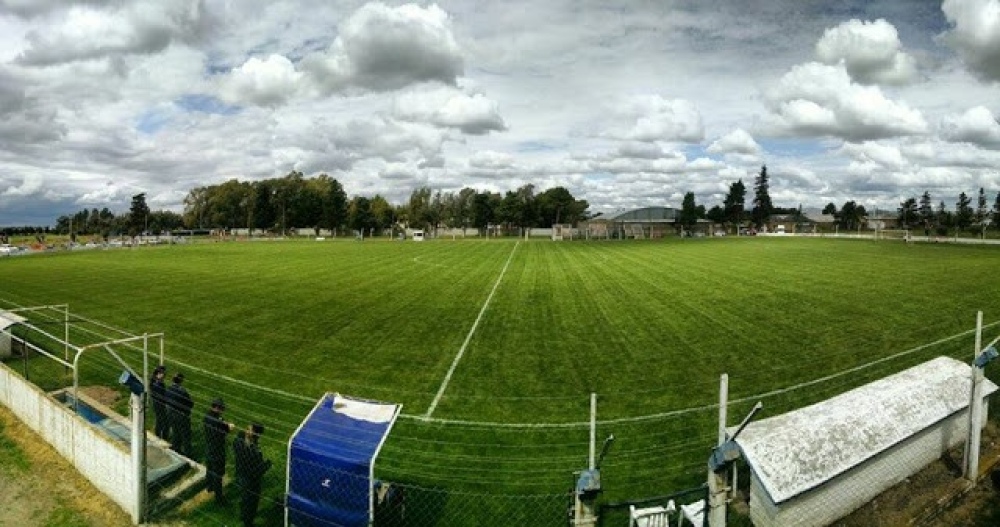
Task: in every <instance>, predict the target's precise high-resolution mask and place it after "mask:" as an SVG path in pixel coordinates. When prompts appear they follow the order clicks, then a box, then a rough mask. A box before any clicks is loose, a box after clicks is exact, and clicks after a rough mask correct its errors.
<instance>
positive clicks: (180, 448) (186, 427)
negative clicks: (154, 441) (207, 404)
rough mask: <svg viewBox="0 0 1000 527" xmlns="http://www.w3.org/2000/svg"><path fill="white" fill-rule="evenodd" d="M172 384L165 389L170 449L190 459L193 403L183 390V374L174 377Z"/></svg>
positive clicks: (189, 395)
mask: <svg viewBox="0 0 1000 527" xmlns="http://www.w3.org/2000/svg"><path fill="white" fill-rule="evenodd" d="M173 380H174V383H173V384H171V385H170V388H167V412H168V413H169V415H170V430H171V436H170V448H172V449H173V450H174V452H177V453H178V454H180V455H182V456H185V457H191V409H192V408H194V401H193V400H192V399H191V394H189V393H188V391H187V389H185V388H184V386H182V385H183V383H184V374H183V373H178V374H177V375H174V379H173Z"/></svg>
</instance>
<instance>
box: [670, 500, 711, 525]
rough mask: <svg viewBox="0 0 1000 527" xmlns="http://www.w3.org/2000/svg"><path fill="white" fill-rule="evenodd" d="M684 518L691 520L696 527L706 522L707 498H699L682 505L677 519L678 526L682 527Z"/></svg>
mask: <svg viewBox="0 0 1000 527" xmlns="http://www.w3.org/2000/svg"><path fill="white" fill-rule="evenodd" d="M684 520H687V521H689V522H691V525H693V526H694V527H701V526H702V525H704V524H705V500H698V501H696V502H694V503H688V504H687V505H681V514H680V516H679V519H678V520H677V527H681V525H682V524H683V523H684Z"/></svg>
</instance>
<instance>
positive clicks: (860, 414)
mask: <svg viewBox="0 0 1000 527" xmlns="http://www.w3.org/2000/svg"><path fill="white" fill-rule="evenodd" d="M971 389H972V379H971V371H970V365H969V364H966V363H963V362H960V361H958V360H955V359H952V358H950V357H938V358H936V359H933V360H930V361H928V362H925V363H923V364H920V365H917V366H914V367H912V368H910V369H908V370H904V371H902V372H900V373H897V374H895V375H890V376H889V377H886V378H884V379H880V380H878V381H875V382H872V383H869V384H866V385H864V386H861V387H858V388H855V389H854V390H851V391H849V392H846V393H843V394H841V395H838V396H836V397H833V398H831V399H827V400H825V401H822V402H819V403H816V404H814V405H812V406H807V407H805V408H801V409H799V410H795V411H793V412H789V413H786V414H783V415H778V416H775V417H771V418H768V419H762V420H760V421H755V422H751V423H750V424H749V425H747V427H746V428H745V429H744V430H743V432H742V433H741V434H740V435H739V436H738V437H737V438H736V443H737V444H738V445H739V446H740V449H741V450H742V451H743V455H744V457H745V458H746V460H747V462H748V463H749V464H750V466H751V467H753V469H754V472H755V473H756V474H757V476H758V478H759V480H760V482H761V485H763V486H764V489H765V490H766V491H767V493H768V494H769V495H770V496H771V499H772V500H774V503H781V502H783V501H785V500H787V499H789V498H792V497H794V496H797V495H798V494H800V493H802V492H805V491H807V490H809V489H811V488H813V487H816V486H818V485H820V484H822V483H824V482H826V481H828V480H830V479H832V478H834V477H835V476H837V475H839V474H841V473H843V472H846V471H847V470H850V469H851V468H853V467H855V466H857V465H860V464H861V463H863V462H864V461H866V460H867V459H869V458H871V457H874V456H875V455H877V454H879V453H881V452H883V451H885V450H886V449H888V448H890V447H892V446H893V445H895V444H897V443H899V442H901V441H903V440H905V439H907V438H909V437H911V436H912V435H914V434H916V433H917V432H919V431H921V430H924V429H926V428H929V427H930V426H932V425H934V424H935V423H937V422H938V421H941V420H943V419H945V418H946V417H948V416H950V415H952V414H954V413H955V412H958V411H960V410H963V409H964V408H966V407H967V406H968V405H969V393H970V390H971ZM995 391H997V385H996V384H993V383H992V382H990V381H989V380H986V381H985V383H984V384H983V396H984V397H985V396H987V395H990V394H992V393H994V392H995ZM730 433H732V430H731V431H730Z"/></svg>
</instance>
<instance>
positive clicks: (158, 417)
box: [149, 365, 271, 527]
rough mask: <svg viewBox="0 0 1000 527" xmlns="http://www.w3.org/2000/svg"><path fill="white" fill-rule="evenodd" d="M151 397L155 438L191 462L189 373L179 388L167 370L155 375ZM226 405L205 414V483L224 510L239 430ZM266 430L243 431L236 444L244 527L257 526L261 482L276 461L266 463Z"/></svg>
mask: <svg viewBox="0 0 1000 527" xmlns="http://www.w3.org/2000/svg"><path fill="white" fill-rule="evenodd" d="M149 394H150V397H151V399H152V402H153V415H154V421H155V425H154V433H155V434H156V435H157V436H158V437H160V438H162V439H164V440H166V441H168V442H169V443H170V448H171V449H172V450H174V451H175V452H177V453H178V454H181V455H183V456H185V457H187V458H191V457H192V452H191V411H192V409H193V408H194V400H193V399H192V398H191V394H190V393H188V391H187V389H186V388H185V387H184V374H183V373H177V374H175V375H174V377H173V383H172V384H171V385H170V386H169V387H167V386H166V368H164V367H163V366H162V365H161V366H157V367H156V369H155V370H153V378H152V379H151V380H150V387H149ZM225 410H226V403H225V402H224V401H223V400H222V399H221V398H216V399H214V400H213V401H212V404H211V406H210V407H209V409H208V412H206V414H205V418H204V420H203V425H204V429H205V469H206V476H205V483H206V487H207V489H208V492H210V493H212V494H214V495H215V501H216V503H218V504H219V505H222V506H225V505H228V501H227V500H226V498H225V495H224V494H223V489H222V481H223V476H225V473H226V451H227V449H226V438H227V437H228V435H229V433H230V432H232V431H233V429H235V425H234V424H233V423H230V422H227V421H226V420H225V419H223V417H222V413H223V412H224V411H225ZM263 433H264V427H263V426H262V425H261V424H259V423H253V424H251V425H250V426H248V427H247V429H246V430H241V431H239V432H238V433H237V434H236V438H235V439H234V440H233V455H234V460H235V466H236V486H237V488H238V489H239V491H240V519H241V520H242V522H243V525H244V526H246V527H250V526H252V525H253V521H254V517H255V516H256V515H257V507H258V506H259V505H260V490H261V481H262V480H263V477H264V474H265V473H266V472H267V471H268V470H269V469H270V468H271V461H270V460H266V459H264V455H263V453H262V452H261V450H260V446H259V444H258V441H259V439H260V436H261V434H263Z"/></svg>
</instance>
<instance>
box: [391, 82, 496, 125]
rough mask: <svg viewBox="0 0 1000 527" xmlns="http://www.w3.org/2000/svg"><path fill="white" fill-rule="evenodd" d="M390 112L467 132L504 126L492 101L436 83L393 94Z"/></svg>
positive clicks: (408, 119) (404, 118)
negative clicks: (391, 110)
mask: <svg viewBox="0 0 1000 527" xmlns="http://www.w3.org/2000/svg"><path fill="white" fill-rule="evenodd" d="M393 115H394V116H396V117H397V118H398V119H402V120H406V121H421V122H426V123H430V124H433V125H435V126H440V127H444V128H457V129H459V130H461V131H462V132H464V133H467V134H471V135H482V134H485V133H489V132H491V131H503V130H506V129H507V125H506V124H504V121H503V118H502V117H501V116H500V112H499V110H498V107H497V103H496V102H495V101H493V100H491V99H489V98H487V97H485V96H484V95H482V94H479V93H476V94H471V95H470V94H466V93H464V92H462V91H460V90H458V89H456V88H452V87H450V86H444V85H439V84H437V85H421V86H420V87H417V88H414V89H410V90H407V91H406V92H404V93H402V94H400V95H399V96H397V97H396V98H395V100H394V101H393Z"/></svg>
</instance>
